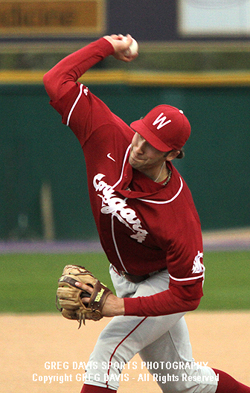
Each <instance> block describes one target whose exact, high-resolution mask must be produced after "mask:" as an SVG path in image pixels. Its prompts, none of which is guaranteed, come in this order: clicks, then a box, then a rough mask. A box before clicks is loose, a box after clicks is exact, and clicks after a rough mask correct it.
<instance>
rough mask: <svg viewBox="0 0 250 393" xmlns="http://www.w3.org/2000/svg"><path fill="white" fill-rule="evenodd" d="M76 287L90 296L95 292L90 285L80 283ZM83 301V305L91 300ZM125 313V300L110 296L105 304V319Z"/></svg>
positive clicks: (103, 313)
mask: <svg viewBox="0 0 250 393" xmlns="http://www.w3.org/2000/svg"><path fill="white" fill-rule="evenodd" d="M76 285H77V286H78V287H79V288H81V289H83V290H84V291H86V292H88V293H90V294H91V293H92V292H93V288H91V287H90V286H89V285H86V284H82V283H80V282H77V283H76ZM82 301H83V303H88V302H89V298H88V297H86V298H85V297H83V298H82ZM124 313H125V308H124V300H123V299H121V298H119V297H117V296H115V295H114V294H110V295H109V296H108V297H107V299H106V301H105V303H104V306H103V309H102V315H103V316H104V317H115V316H117V315H124Z"/></svg>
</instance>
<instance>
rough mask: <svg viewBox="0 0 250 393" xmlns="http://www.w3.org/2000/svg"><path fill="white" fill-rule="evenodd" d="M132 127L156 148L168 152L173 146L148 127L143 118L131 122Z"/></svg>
mask: <svg viewBox="0 0 250 393" xmlns="http://www.w3.org/2000/svg"><path fill="white" fill-rule="evenodd" d="M130 127H131V128H132V129H133V130H134V131H136V132H138V134H140V135H141V136H142V137H143V138H144V139H145V140H146V141H147V142H148V143H149V144H150V145H152V146H153V147H154V148H155V149H157V150H159V151H162V152H167V151H170V150H172V148H171V147H169V146H168V145H166V144H165V143H163V142H162V141H161V140H160V139H159V138H157V136H156V135H155V134H153V132H152V131H150V130H149V129H148V127H147V126H146V125H145V124H144V122H143V119H140V120H136V121H134V122H133V123H131V124H130Z"/></svg>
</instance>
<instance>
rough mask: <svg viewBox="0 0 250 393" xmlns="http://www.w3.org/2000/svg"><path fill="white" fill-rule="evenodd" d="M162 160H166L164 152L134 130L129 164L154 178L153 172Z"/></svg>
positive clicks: (157, 168)
mask: <svg viewBox="0 0 250 393" xmlns="http://www.w3.org/2000/svg"><path fill="white" fill-rule="evenodd" d="M164 161H166V153H164V152H162V151H159V150H157V149H155V148H154V147H153V146H152V145H150V144H149V143H148V142H147V141H146V140H145V139H144V138H143V137H142V136H141V135H140V134H138V133H137V132H136V133H135V135H134V137H133V139H132V144H131V150H130V156H129V163H130V165H131V166H132V167H133V168H134V169H137V170H138V171H140V172H143V173H144V174H145V175H147V176H149V177H152V178H154V174H155V173H157V171H158V170H159V168H160V167H161V166H162V164H163V162H164Z"/></svg>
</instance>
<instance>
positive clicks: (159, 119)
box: [153, 112, 171, 130]
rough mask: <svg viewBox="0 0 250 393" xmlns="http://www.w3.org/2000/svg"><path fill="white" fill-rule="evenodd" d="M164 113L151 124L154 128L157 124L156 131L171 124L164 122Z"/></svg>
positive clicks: (169, 121)
mask: <svg viewBox="0 0 250 393" xmlns="http://www.w3.org/2000/svg"><path fill="white" fill-rule="evenodd" d="M163 115H164V113H163V112H162V113H161V114H160V115H159V116H158V117H157V119H155V121H154V122H153V126H155V125H156V124H158V123H159V124H158V126H157V130H159V129H160V128H162V127H164V126H165V125H166V124H168V123H171V120H168V121H165V120H166V116H163ZM164 122H165V123H164Z"/></svg>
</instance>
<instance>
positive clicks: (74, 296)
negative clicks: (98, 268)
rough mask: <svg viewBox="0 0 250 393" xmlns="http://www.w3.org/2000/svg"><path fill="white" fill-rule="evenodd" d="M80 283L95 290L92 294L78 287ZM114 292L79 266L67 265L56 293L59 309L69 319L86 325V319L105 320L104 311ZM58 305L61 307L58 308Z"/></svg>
mask: <svg viewBox="0 0 250 393" xmlns="http://www.w3.org/2000/svg"><path fill="white" fill-rule="evenodd" d="M77 281H79V282H81V283H84V284H86V285H89V286H90V287H92V288H93V289H94V290H93V292H92V294H90V293H88V292H86V291H84V290H82V289H81V288H79V287H77V286H76V285H75V283H76V282H77ZM111 293H112V291H111V290H110V289H109V288H107V287H106V286H105V285H104V284H102V283H101V282H100V281H99V280H98V279H97V278H96V277H94V275H93V274H92V273H91V272H90V271H88V270H86V269H85V267H83V266H79V265H66V266H65V267H64V269H63V272H62V276H61V277H60V278H59V280H58V289H57V293H56V299H57V302H56V303H57V308H58V310H59V311H61V313H62V315H63V316H64V317H65V318H67V319H74V320H77V321H78V322H79V327H78V329H79V328H80V327H81V324H82V322H83V323H84V325H85V320H86V319H91V320H93V321H99V320H100V319H101V318H103V315H102V309H103V306H104V303H105V301H106V299H107V297H108V296H109V295H110V294H111ZM86 297H88V298H89V301H88V303H83V301H82V299H83V298H86ZM58 303H59V305H60V307H58Z"/></svg>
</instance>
